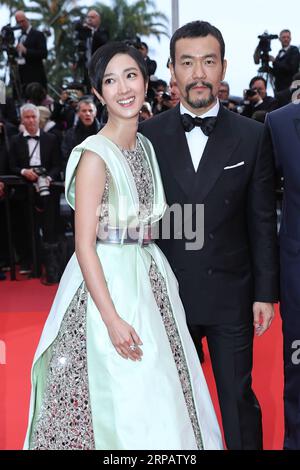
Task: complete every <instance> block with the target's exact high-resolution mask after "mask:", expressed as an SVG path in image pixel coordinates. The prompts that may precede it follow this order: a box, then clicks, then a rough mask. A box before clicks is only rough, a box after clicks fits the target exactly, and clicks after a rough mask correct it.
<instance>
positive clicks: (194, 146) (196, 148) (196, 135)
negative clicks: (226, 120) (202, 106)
mask: <svg viewBox="0 0 300 470" xmlns="http://www.w3.org/2000/svg"><path fill="white" fill-rule="evenodd" d="M219 109H220V102H219V100H217V102H216V104H215V105H214V106H213V107H212V108H211V109H209V110H208V111H207V112H206V113H204V114H201V116H199V117H201V118H205V117H211V116H217V115H218V112H219ZM180 113H181V114H190V116H192V117H196V116H197V115H196V114H193V113H191V111H188V110H187V109H186V108H185V107H184V106H183V104H182V103H180ZM185 136H186V140H187V143H188V146H189V150H190V154H191V158H192V162H193V165H194V168H195V171H197V170H198V166H199V163H200V160H201V158H202V155H203V152H204V149H205V146H206V143H207V141H208V136H207V135H205V134H203V132H202V129H201V128H200V127H194V129H193V130H191V131H190V132H186V133H185Z"/></svg>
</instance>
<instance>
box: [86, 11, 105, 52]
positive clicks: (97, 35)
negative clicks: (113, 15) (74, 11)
mask: <svg viewBox="0 0 300 470" xmlns="http://www.w3.org/2000/svg"><path fill="white" fill-rule="evenodd" d="M86 24H87V25H88V26H89V27H90V28H91V30H92V41H91V55H93V54H94V52H95V51H96V50H97V49H98V48H99V47H101V46H103V45H104V44H106V43H107V41H108V39H109V36H108V32H107V30H106V29H105V28H104V27H103V26H102V25H101V15H100V13H98V12H97V11H96V10H89V11H88V13H87V15H86Z"/></svg>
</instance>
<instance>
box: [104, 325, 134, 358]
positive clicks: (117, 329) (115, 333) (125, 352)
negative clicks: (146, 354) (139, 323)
mask: <svg viewBox="0 0 300 470" xmlns="http://www.w3.org/2000/svg"><path fill="white" fill-rule="evenodd" d="M106 327H107V330H108V334H109V337H110V339H111V342H112V344H113V345H114V347H115V348H116V350H117V352H118V353H119V354H120V356H122V357H123V358H124V359H131V360H132V361H141V360H142V355H143V351H142V350H141V348H140V347H139V346H141V345H142V344H143V343H142V341H141V340H140V338H139V336H138V335H137V333H136V332H135V330H134V328H133V327H132V326H130V325H129V324H128V323H126V322H125V321H124V320H122V318H120V317H119V316H118V317H115V318H114V319H113V320H112V321H111V322H110V323H109V324H107V325H106Z"/></svg>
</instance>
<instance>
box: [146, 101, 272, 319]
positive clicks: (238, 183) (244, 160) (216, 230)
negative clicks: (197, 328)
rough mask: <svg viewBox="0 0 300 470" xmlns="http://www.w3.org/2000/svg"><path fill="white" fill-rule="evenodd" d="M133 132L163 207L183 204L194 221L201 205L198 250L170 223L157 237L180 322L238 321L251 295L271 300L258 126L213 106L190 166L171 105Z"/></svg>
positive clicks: (248, 311)
mask: <svg viewBox="0 0 300 470" xmlns="http://www.w3.org/2000/svg"><path fill="white" fill-rule="evenodd" d="M141 132H142V133H143V134H144V135H145V136H147V137H148V138H149V139H150V141H151V142H152V144H153V146H154V149H155V152H156V156H157V159H158V163H159V166H160V171H161V176H162V180H163V184H164V189H165V193H166V199H167V202H168V204H169V206H172V205H173V204H179V205H180V206H181V207H183V206H184V205H185V204H190V205H191V206H190V207H192V209H193V211H192V214H193V215H192V218H193V223H194V224H195V222H196V220H195V214H196V210H195V205H196V204H204V245H203V248H202V249H200V250H196V251H188V250H186V241H187V240H186V239H185V238H184V236H183V237H182V238H181V239H175V237H176V233H178V227H176V228H175V230H177V232H175V236H174V227H172V230H171V239H170V240H159V242H158V243H159V245H160V247H161V248H162V250H163V251H164V253H165V255H166V256H167V258H168V260H169V262H170V264H171V266H172V268H173V270H174V272H175V274H176V276H177V279H178V281H179V288H180V295H181V298H182V300H183V303H184V306H185V310H186V315H187V321H188V323H190V324H195V325H201V324H203V325H205V324H222V323H228V322H231V323H232V322H239V321H244V320H245V319H246V318H247V319H249V318H250V317H249V316H251V315H252V303H253V302H254V301H264V302H273V301H277V299H278V262H277V234H276V211H275V184H274V163H273V159H272V152H271V144H270V141H269V140H268V139H267V138H265V136H264V135H263V126H262V125H261V124H260V123H258V122H256V121H254V120H250V119H248V118H244V117H242V116H239V115H237V114H235V113H232V112H230V111H228V110H226V109H225V108H223V107H222V106H221V108H220V111H219V115H218V119H217V124H216V127H215V129H214V132H213V134H212V135H211V136H210V137H209V139H208V142H207V145H206V147H205V150H204V153H203V156H202V158H201V161H200V164H199V168H198V171H197V172H195V170H194V167H193V163H192V160H191V156H190V153H189V148H188V144H187V140H186V137H185V132H184V130H183V127H182V124H181V120H180V108H179V105H178V106H176V107H175V108H174V109H172V110H170V111H167V112H165V113H162V114H160V115H158V116H157V117H155V118H152V119H150V120H148V121H145V122H143V123H142V124H141ZM238 164H239V165H238ZM226 167H227V169H225V168H226ZM185 214H186V222H185V223H189V222H190V220H189V215H188V213H185ZM183 233H184V232H183Z"/></svg>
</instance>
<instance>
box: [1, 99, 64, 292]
mask: <svg viewBox="0 0 300 470" xmlns="http://www.w3.org/2000/svg"><path fill="white" fill-rule="evenodd" d="M20 112H21V122H22V124H23V126H24V132H23V133H22V134H19V135H17V136H14V137H12V139H11V146H10V151H9V161H10V167H11V172H12V173H13V174H15V175H17V176H23V177H24V179H25V181H27V182H28V183H34V185H35V189H36V190H35V193H34V205H35V208H36V211H37V213H38V215H39V219H40V220H38V222H40V224H41V228H42V233H43V236H42V241H43V254H44V264H45V270H46V281H47V283H54V282H57V281H58V277H57V269H58V268H57V263H58V262H57V258H56V249H57V232H56V228H57V220H56V218H57V214H58V212H59V209H58V205H59V200H58V197H57V194H56V192H54V191H53V190H52V188H51V182H52V181H53V180H55V179H58V177H59V172H60V162H61V158H60V149H59V145H58V140H57V138H56V136H55V135H52V134H47V133H44V132H43V131H41V130H40V129H39V110H38V108H37V107H36V106H35V105H33V104H31V103H27V104H25V105H24V106H22V107H21V110H20ZM27 194H28V192H27V188H26V187H22V186H21V187H18V188H16V193H15V201H14V205H15V211H16V213H17V224H18V227H16V230H14V233H15V234H16V236H17V239H16V246H17V249H18V250H19V255H20V258H21V263H22V264H23V265H25V269H27V270H29V269H30V249H29V246H30V245H29V225H28V220H27V217H26V214H27V213H28V209H27V207H26V204H28V201H27ZM22 267H23V268H24V266H22ZM23 272H25V270H24V269H23Z"/></svg>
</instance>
